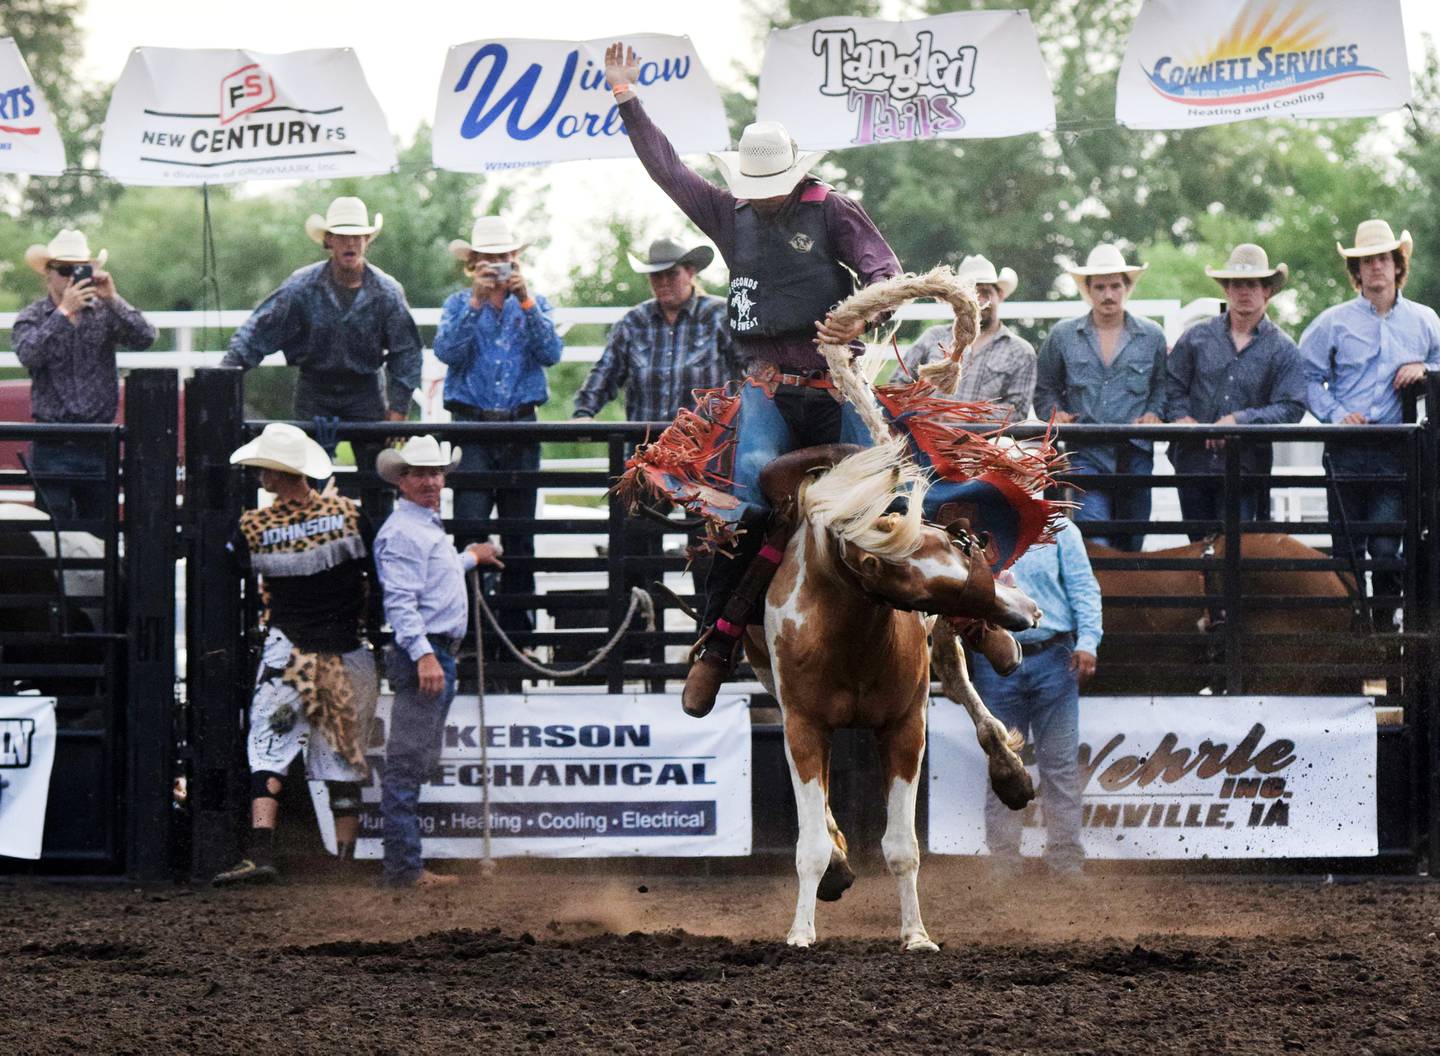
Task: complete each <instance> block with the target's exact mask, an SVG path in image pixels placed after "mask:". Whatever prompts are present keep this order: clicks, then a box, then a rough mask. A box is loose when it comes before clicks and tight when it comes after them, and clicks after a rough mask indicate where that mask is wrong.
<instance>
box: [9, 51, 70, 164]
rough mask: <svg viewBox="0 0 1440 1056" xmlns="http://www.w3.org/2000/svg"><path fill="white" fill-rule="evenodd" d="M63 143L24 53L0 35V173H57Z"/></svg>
mask: <svg viewBox="0 0 1440 1056" xmlns="http://www.w3.org/2000/svg"><path fill="white" fill-rule="evenodd" d="M64 171H65V144H64V143H63V142H62V141H61V139H60V132H59V131H58V130H57V129H56V127H55V119H54V118H53V117H51V116H50V107H49V106H47V105H46V103H45V96H44V95H42V94H41V92H40V89H39V87H37V86H36V84H35V79H34V78H33V77H31V76H30V68H29V67H28V66H26V65H25V56H23V55H21V54H20V49H19V48H18V47H17V46H16V44H15V41H14V39H12V38H11V37H0V172H27V173H31V174H33V175H36V176H58V175H60V174H61V173H62V172H64Z"/></svg>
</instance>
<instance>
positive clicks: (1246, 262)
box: [1205, 242, 1290, 290]
mask: <svg viewBox="0 0 1440 1056" xmlns="http://www.w3.org/2000/svg"><path fill="white" fill-rule="evenodd" d="M1205 274H1206V275H1209V276H1210V277H1211V278H1212V279H1214V280H1215V281H1216V282H1221V283H1223V282H1224V281H1225V280H1227V279H1260V280H1261V281H1262V282H1264V283H1265V284H1266V285H1267V286H1269V287H1270V288H1271V289H1272V290H1278V289H1280V287H1282V286H1284V285H1285V283H1286V282H1287V281H1289V278H1290V267H1289V265H1287V264H1276V265H1275V266H1274V267H1273V268H1272V267H1271V266H1270V258H1269V257H1268V256H1266V254H1265V250H1263V249H1262V248H1261V247H1259V246H1257V245H1255V243H1253V242H1243V243H1241V244H1240V245H1238V246H1236V247H1235V248H1234V249H1232V250H1231V251H1230V259H1229V260H1227V261H1226V262H1225V263H1224V264H1222V265H1220V267H1218V268H1212V267H1209V266H1208V265H1207V266H1206V268H1205Z"/></svg>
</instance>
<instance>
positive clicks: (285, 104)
mask: <svg viewBox="0 0 1440 1056" xmlns="http://www.w3.org/2000/svg"><path fill="white" fill-rule="evenodd" d="M100 167H101V168H102V169H104V170H105V172H106V174H107V175H109V176H111V177H113V178H114V179H117V180H119V181H121V182H122V183H132V184H149V185H176V184H192V185H198V184H202V183H237V182H239V181H242V180H296V179H302V180H311V179H321V180H328V179H334V178H335V177H339V176H369V175H374V174H376V173H383V172H389V171H391V170H392V169H393V168H394V167H395V144H394V142H393V141H392V140H391V138H390V129H389V128H388V127H387V126H386V124H385V115H384V114H382V113H381V112H380V105H379V104H378V103H377V102H376V101H375V96H374V95H372V94H371V92H370V87H369V85H367V84H366V83H365V75H364V73H362V72H361V70H360V60H359V59H358V58H357V57H356V55H355V53H354V52H353V51H351V50H350V49H349V48H323V49H316V50H312V51H293V52H289V53H288V54H284V55H266V54H262V53H260V52H255V51H241V50H230V49H218V48H217V49H205V50H188V49H181V48H136V49H135V50H134V51H133V52H131V54H130V60H129V61H128V62H127V63H126V64H125V71H124V72H123V73H122V74H121V75H120V81H119V83H118V84H116V85H115V91H114V94H112V95H111V97H110V109H109V111H108V112H107V113H106V115H105V128H104V133H103V136H102V138H101V142H100Z"/></svg>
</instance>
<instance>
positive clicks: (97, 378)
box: [13, 228, 155, 521]
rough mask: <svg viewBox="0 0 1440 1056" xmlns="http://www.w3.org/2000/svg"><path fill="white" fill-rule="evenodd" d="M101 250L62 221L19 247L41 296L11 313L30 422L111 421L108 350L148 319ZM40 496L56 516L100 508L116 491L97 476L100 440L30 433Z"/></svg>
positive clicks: (112, 382)
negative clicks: (45, 240)
mask: <svg viewBox="0 0 1440 1056" xmlns="http://www.w3.org/2000/svg"><path fill="white" fill-rule="evenodd" d="M107 256H108V254H107V253H106V251H105V250H103V249H102V250H101V251H100V253H99V254H98V255H93V254H91V252H90V244H89V242H88V241H87V240H86V238H85V235H84V233H83V232H80V231H74V230H70V229H68V228H67V229H65V230H62V231H61V232H60V233H59V234H57V235H56V236H55V237H54V238H53V239H51V240H50V243H49V245H44V246H42V245H33V246H31V247H30V248H29V249H27V250H26V251H25V263H26V264H28V265H29V266H30V267H31V268H32V269H34V270H35V271H37V272H39V273H40V274H41V275H43V276H45V296H43V297H41V298H40V299H39V300H37V301H34V302H32V303H31V304H29V305H27V306H26V307H25V309H24V310H23V311H21V312H20V314H19V315H18V316H17V317H16V319H15V328H14V331H13V342H14V348H15V355H16V356H17V357H18V358H19V360H20V364H21V366H23V367H24V368H25V369H26V370H28V371H29V372H30V416H31V417H32V418H34V419H35V421H37V422H76V423H79V422H113V421H114V420H115V412H116V410H117V409H118V408H119V404H120V373H119V370H118V368H117V367H116V365H115V350H116V349H117V348H129V349H136V350H144V349H147V348H149V347H150V346H151V345H152V344H154V343H155V328H154V327H153V326H151V325H150V324H149V323H148V322H146V320H145V317H144V316H143V315H141V314H140V311H139V309H137V308H133V307H131V306H130V304H128V303H127V302H126V300H125V299H124V298H123V297H121V296H120V294H119V293H117V292H116V290H115V279H114V277H113V276H112V275H111V274H110V273H109V272H108V271H106V270H105V260H106V258H107ZM30 457H31V463H30V464H31V468H32V469H33V471H34V475H35V477H36V483H37V485H38V488H39V492H40V495H39V498H40V501H41V503H42V504H43V505H44V506H45V507H46V508H47V509H48V510H49V512H50V515H51V517H53V518H54V519H55V520H56V521H65V520H70V519H74V518H84V519H87V520H88V519H93V518H99V517H103V516H104V513H105V507H106V505H107V504H108V503H112V502H114V501H115V496H114V493H113V492H112V491H110V490H109V489H107V488H106V484H105V447H104V443H103V441H100V440H95V439H85V438H80V437H72V438H70V439H67V440H36V441H35V444H34V446H33V448H32V449H31V452H30Z"/></svg>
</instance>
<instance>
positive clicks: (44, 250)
mask: <svg viewBox="0 0 1440 1056" xmlns="http://www.w3.org/2000/svg"><path fill="white" fill-rule="evenodd" d="M108 259H110V251H109V250H108V249H102V250H101V251H100V253H99V255H98V256H92V255H91V253H90V243H89V241H87V240H86V238H85V234H84V232H81V231H75V230H72V229H71V228H68V227H67V228H65V229H64V230H62V231H61V232H60V233H59V234H58V235H56V236H55V237H54V238H52V239H51V240H50V244H49V245H48V246H42V245H40V244H39V243H38V242H37V243H36V244H35V245H33V246H31V247H30V248H29V249H27V250H26V251H25V263H26V264H29V265H30V266H31V267H32V268H34V269H35V270H36V271H38V272H39V273H40V274H42V275H43V274H45V269H46V268H47V267H49V266H50V264H51V263H52V262H56V261H58V262H59V263H61V264H92V263H93V264H94V265H95V266H96V267H97V268H103V267H104V266H105V261H107V260H108Z"/></svg>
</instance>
